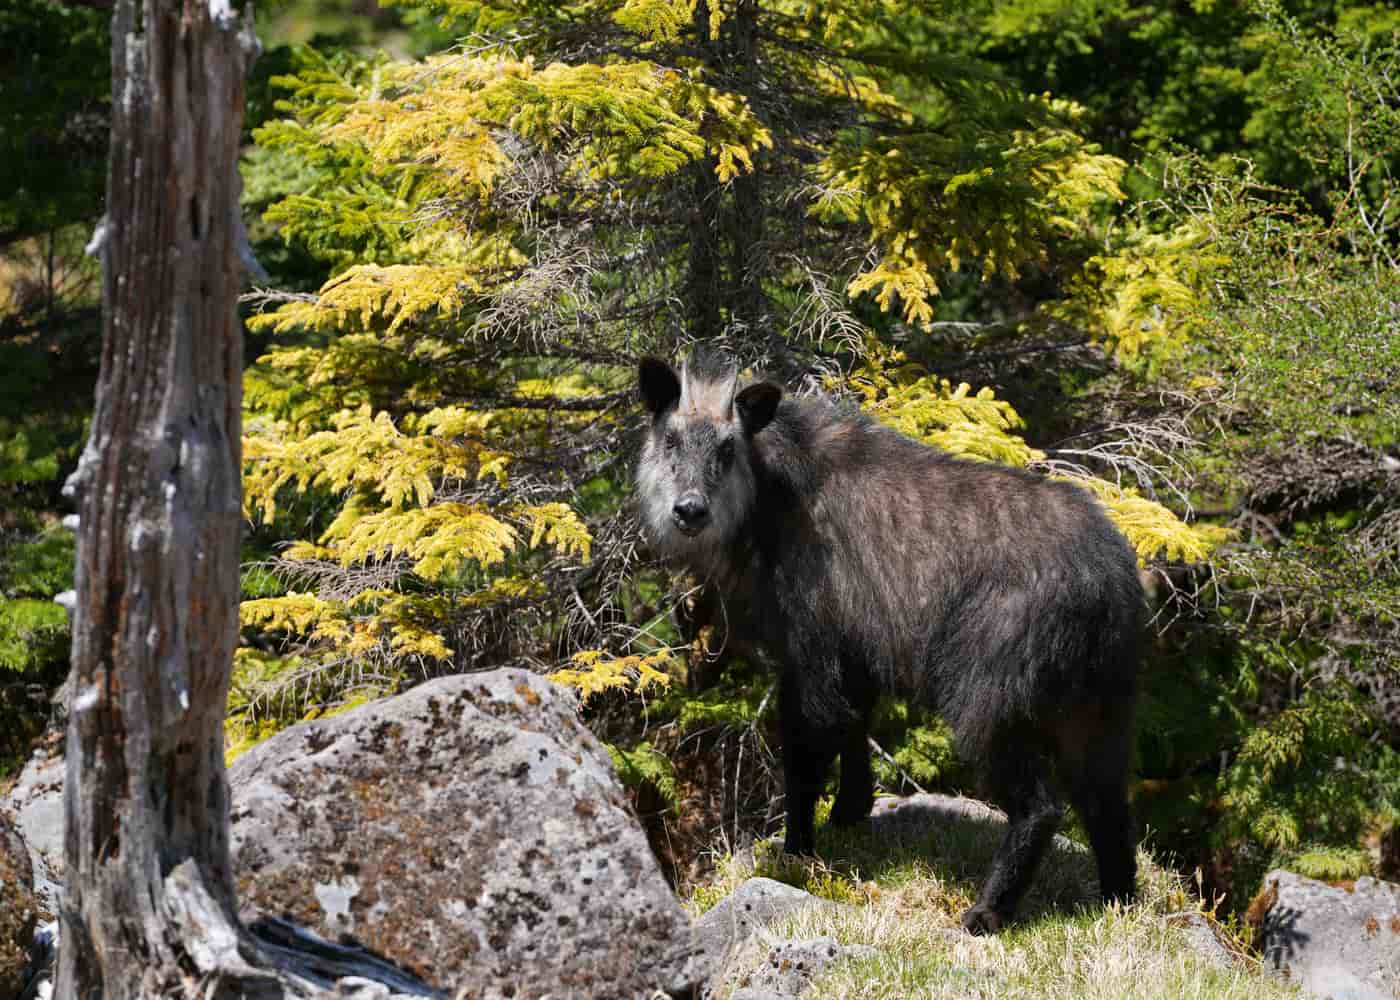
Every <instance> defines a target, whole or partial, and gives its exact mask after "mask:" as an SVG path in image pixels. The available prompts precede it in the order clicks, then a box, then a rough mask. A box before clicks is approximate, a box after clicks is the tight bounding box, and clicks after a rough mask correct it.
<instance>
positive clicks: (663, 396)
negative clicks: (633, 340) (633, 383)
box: [637, 358, 681, 417]
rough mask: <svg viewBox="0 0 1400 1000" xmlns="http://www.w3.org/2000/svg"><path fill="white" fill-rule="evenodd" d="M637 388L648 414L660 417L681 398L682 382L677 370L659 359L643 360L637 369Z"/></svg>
mask: <svg viewBox="0 0 1400 1000" xmlns="http://www.w3.org/2000/svg"><path fill="white" fill-rule="evenodd" d="M637 386H638V388H640V389H641V390H642V402H644V403H645V404H646V407H647V412H648V413H650V414H651V415H652V416H653V417H658V416H660V415H661V414H663V413H665V412H666V410H667V409H668V408H670V407H672V406H674V405H675V403H676V400H678V399H680V398H681V380H680V376H678V375H677V374H676V370H675V369H674V368H672V367H671V366H670V365H668V364H667V363H666V362H664V361H661V360H659V359H657V358H643V359H642V363H641V365H640V367H639V368H638V369H637Z"/></svg>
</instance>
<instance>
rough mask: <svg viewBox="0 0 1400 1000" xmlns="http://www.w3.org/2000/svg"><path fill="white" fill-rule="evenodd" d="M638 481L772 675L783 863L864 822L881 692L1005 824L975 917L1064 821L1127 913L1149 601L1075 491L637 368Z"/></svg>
mask: <svg viewBox="0 0 1400 1000" xmlns="http://www.w3.org/2000/svg"><path fill="white" fill-rule="evenodd" d="M640 386H641V393H642V397H643V399H644V400H645V402H646V407H647V409H648V410H649V411H650V413H651V426H650V429H649V431H648V433H647V435H646V438H645V441H644V444H643V446H642V453H641V459H640V461H639V463H638V466H637V490H638V499H639V502H640V509H641V515H642V520H643V524H644V529H645V531H646V534H647V537H648V539H649V541H650V543H651V545H652V547H653V548H654V549H655V550H656V552H657V553H658V554H660V555H661V556H663V557H664V558H667V559H670V560H672V561H674V562H678V563H681V564H683V565H684V566H686V567H687V568H689V569H690V570H691V571H692V572H694V573H695V574H696V575H697V576H698V577H700V578H701V579H702V580H703V581H705V583H706V587H707V589H709V590H712V591H714V592H716V593H718V594H719V595H722V598H723V605H724V607H723V612H724V615H725V617H726V619H727V626H728V628H729V630H730V632H731V634H735V635H737V636H738V637H740V638H741V639H742V640H743V641H744V642H745V643H752V644H756V645H757V646H759V647H760V648H761V649H763V650H764V651H765V652H766V653H767V654H768V656H769V657H770V658H771V659H772V660H773V661H775V663H776V664H777V666H778V668H779V670H780V702H779V705H780V716H781V728H782V742H783V767H784V771H785V776H786V783H787V785H786V787H787V792H786V795H787V840H786V845H785V846H786V849H787V850H788V851H789V852H792V853H801V854H810V853H812V851H813V847H814V839H813V814H814V809H815V807H816V801H817V797H818V795H819V794H820V792H821V789H822V786H823V784H824V783H825V780H826V776H827V772H828V771H829V769H830V767H831V765H832V763H833V762H834V760H835V759H836V757H837V756H838V755H839V756H840V757H841V783H840V791H839V793H838V794H837V798H836V803H835V806H834V808H833V810H832V821H833V822H835V823H842V824H849V823H856V822H859V821H861V820H863V819H864V818H865V817H866V816H868V815H869V812H870V807H871V805H872V801H873V783H872V779H871V773H870V759H869V752H868V748H867V737H866V732H867V725H868V720H869V717H870V712H871V709H872V708H873V707H874V704H875V701H876V699H877V698H879V697H880V696H881V695H884V694H893V695H899V696H903V697H906V698H909V699H911V700H914V701H917V702H919V703H921V704H925V705H930V706H934V707H936V708H937V709H938V710H939V711H940V712H941V713H942V714H943V716H944V717H945V718H946V719H947V720H948V722H949V723H950V724H951V725H952V727H953V729H954V731H955V732H956V734H957V738H958V746H959V750H960V753H961V755H962V756H963V758H964V759H965V760H966V761H968V762H970V763H971V764H972V765H973V766H974V767H975V768H977V770H978V771H979V773H980V774H981V776H982V778H983V783H984V790H985V792H986V793H987V795H988V796H989V797H990V798H991V799H992V800H993V801H994V802H996V803H997V804H998V805H999V806H1001V807H1002V808H1003V809H1004V810H1005V811H1006V813H1007V815H1008V817H1009V818H1010V826H1009V828H1008V830H1007V833H1006V839H1005V840H1004V842H1003V843H1002V844H1001V846H1000V848H999V850H998V851H997V854H996V857H995V859H994V861H993V863H992V867H991V871H990V873H989V874H988V876H987V880H986V883H985V884H984V885H983V887H982V891H981V893H980V895H979V898H978V901H977V904H976V905H975V906H973V907H972V908H971V909H970V910H968V912H967V913H966V915H965V916H964V917H963V924H964V925H965V926H966V927H967V928H968V929H969V930H971V931H973V932H974V933H986V932H990V931H995V930H997V929H998V928H999V927H1001V926H1002V924H1003V923H1004V922H1006V921H1007V920H1008V919H1010V917H1011V916H1012V914H1013V913H1014V911H1015V908H1016V904H1017V902H1018V901H1019V900H1020V898H1021V896H1022V895H1023V894H1024V892H1025V891H1026V888H1027V887H1028V885H1029V884H1030V881H1031V879H1032V877H1033V876H1034V874H1035V869H1036V866H1037V865H1038V864H1039V862H1040V860H1041V857H1042V856H1043V855H1044V853H1045V851H1046V849H1047V848H1048V846H1049V844H1050V840H1051V837H1052V836H1053V835H1054V833H1055V830H1056V828H1057V827H1058V826H1059V823H1060V820H1061V817H1062V816H1063V812H1064V807H1063V804H1062V803H1063V801H1064V799H1065V798H1068V800H1069V801H1070V802H1071V803H1073V805H1074V807H1075V809H1076V810H1077V811H1078V813H1079V815H1080V817H1081V818H1082V819H1083V822H1084V825H1085V826H1086V827H1087V829H1088V833H1089V839H1090V842H1091V844H1092V846H1093V850H1094V855H1095V859H1096V860H1097V862H1098V870H1099V884H1100V890H1101V892H1102V895H1103V898H1104V899H1105V900H1115V899H1116V900H1122V901H1128V900H1130V899H1131V898H1132V896H1133V886H1134V878H1135V874H1136V863H1135V857H1134V842H1135V839H1136V838H1135V836H1134V828H1133V822H1132V817H1131V814H1130V811H1129V807H1128V799H1127V793H1126V781H1127V768H1128V762H1129V758H1130V756H1131V753H1130V751H1131V730H1132V715H1133V704H1134V700H1135V689H1136V674H1137V664H1138V659H1139V655H1140V651H1139V646H1140V641H1141V633H1142V617H1143V596H1142V588H1141V583H1140V581H1139V579H1138V575H1137V566H1136V562H1135V559H1134V557H1133V553H1132V550H1131V549H1130V548H1129V546H1128V544H1127V542H1126V540H1125V539H1124V538H1123V537H1122V536H1121V535H1120V534H1119V533H1118V531H1117V530H1116V529H1115V528H1114V527H1113V525H1112V523H1110V521H1109V520H1108V518H1107V517H1106V516H1105V514H1104V512H1103V511H1102V509H1100V507H1099V505H1098V504H1097V502H1096V501H1095V500H1094V499H1093V498H1092V497H1091V496H1090V495H1089V494H1088V493H1086V492H1085V491H1084V490H1082V489H1079V488H1078V487H1076V486H1073V485H1070V484H1065V483H1056V482H1050V481H1047V480H1045V479H1043V478H1040V477H1038V476H1035V475H1031V474H1029V473H1026V472H1021V471H1018V470H1015V469H1009V468H1005V467H1002V466H997V465H992V464H988V463H981V462H970V461H962V460H958V459H955V458H952V457H950V456H948V455H946V454H944V453H942V452H940V451H938V450H936V449H934V448H930V447H928V446H926V445H923V444H920V443H919V442H916V441H914V440H912V439H910V438H907V437H905V436H903V435H901V434H899V433H897V432H895V431H893V430H890V429H888V428H886V427H883V426H881V425H880V424H878V423H876V422H875V421H873V420H871V419H869V418H867V417H865V416H863V415H861V414H859V413H856V412H849V411H847V410H845V409H842V408H839V407H837V406H835V405H832V404H830V403H828V402H825V401H821V400H815V399H800V400H794V399H783V398H782V390H781V389H779V388H778V387H777V386H776V385H773V384H772V383H770V382H759V383H757V384H753V385H749V386H747V387H746V388H743V389H739V387H738V383H737V378H736V376H735V374H734V372H733V371H732V370H730V371H725V372H718V373H708V374H700V373H696V372H692V373H691V374H689V375H678V374H677V373H676V372H675V371H674V370H673V369H672V368H671V367H670V366H669V365H667V364H666V363H665V362H662V361H657V360H653V359H648V360H646V361H643V362H642V364H641V370H640Z"/></svg>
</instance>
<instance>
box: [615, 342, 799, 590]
mask: <svg viewBox="0 0 1400 1000" xmlns="http://www.w3.org/2000/svg"><path fill="white" fill-rule="evenodd" d="M638 375H639V386H640V388H641V394H642V401H643V402H644V403H645V404H646V408H647V412H648V413H649V414H650V415H651V426H650V428H649V429H648V431H647V435H646V439H645V441H644V442H643V445H642V456H641V461H640V462H639V463H638V466H637V493H638V497H639V499H640V502H641V512H642V523H643V526H644V528H645V530H646V533H647V536H648V538H649V540H650V541H651V544H652V545H653V547H655V548H656V549H657V551H658V552H659V553H660V554H661V555H663V556H668V557H671V558H679V559H683V560H685V561H686V562H688V563H690V564H691V566H692V568H695V569H699V570H703V569H705V568H708V567H710V566H712V565H714V564H715V560H716V559H717V558H718V557H719V555H720V553H721V552H722V551H723V550H724V548H725V547H726V546H727V545H728V543H729V542H730V541H731V540H732V539H733V538H734V536H735V535H736V534H738V532H739V531H740V530H741V529H742V528H743V525H744V522H745V520H746V519H747V518H748V516H749V512H750V510H751V509H752V507H753V502H754V493H755V483H754V472H753V465H752V455H753V447H754V437H755V435H757V434H759V433H761V432H762V431H763V429H764V428H765V427H767V426H768V424H769V422H770V421H771V420H772V419H773V415H774V414H775V413H776V412H777V409H778V401H779V400H780V399H781V398H782V395H783V391H782V390H781V389H780V388H778V387H777V386H776V385H774V384H773V383H771V382H757V383H755V384H753V385H749V386H745V387H744V388H743V389H740V388H739V378H738V373H737V372H736V371H735V370H734V369H733V368H725V369H723V370H720V371H707V370H700V369H694V368H692V366H688V365H687V366H682V368H681V371H680V372H679V373H677V372H676V370H675V369H674V368H672V367H671V366H670V365H668V364H667V363H666V362H664V361H658V360H656V359H655V358H647V359H645V360H643V361H642V363H641V368H640V370H639V372H638Z"/></svg>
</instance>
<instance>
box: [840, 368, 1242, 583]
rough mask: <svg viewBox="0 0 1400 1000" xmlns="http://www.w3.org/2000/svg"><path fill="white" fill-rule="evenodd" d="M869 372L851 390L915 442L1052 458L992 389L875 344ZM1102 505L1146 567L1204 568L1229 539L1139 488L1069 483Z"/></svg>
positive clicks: (991, 456) (1015, 457) (1012, 461)
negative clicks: (944, 375)
mask: <svg viewBox="0 0 1400 1000" xmlns="http://www.w3.org/2000/svg"><path fill="white" fill-rule="evenodd" d="M867 357H868V359H869V360H868V361H867V364H866V366H865V367H863V368H861V369H860V370H858V371H857V372H855V373H854V374H853V375H852V376H851V378H850V379H849V381H848V385H849V386H850V387H851V388H852V389H854V390H855V391H856V392H857V393H858V394H859V396H860V397H861V401H862V406H863V407H864V409H865V410H866V411H868V412H869V413H871V414H872V415H873V416H874V417H876V419H878V420H880V421H881V422H883V423H886V424H889V425H890V426H891V427H893V428H895V429H896V430H899V431H901V432H903V433H905V434H908V435H909V436H910V437H913V438H917V439H919V440H920V441H926V442H928V443H929V444H931V445H934V446H936V447H938V448H941V449H943V450H944V451H946V452H948V453H950V454H953V455H959V456H961V457H963V458H973V459H979V460H984V461H993V462H1001V463H1002V464H1004V465H1011V466H1015V467H1016V468H1035V467H1037V466H1038V465H1040V464H1041V463H1043V462H1044V459H1045V454H1044V452H1041V451H1037V450H1036V449H1034V448H1032V447H1030V446H1029V445H1028V444H1026V442H1025V440H1024V439H1023V438H1022V437H1021V436H1020V434H1018V433H1017V431H1018V430H1020V429H1021V428H1023V427H1024V426H1025V423H1024V421H1022V419H1021V417H1020V415H1019V414H1018V413H1017V412H1016V411H1015V409H1013V408H1012V406H1011V404H1010V403H1008V402H1006V401H1005V400H1002V399H997V398H996V394H995V393H994V392H993V391H992V390H991V389H990V388H985V387H984V388H982V389H980V390H978V391H977V392H973V391H972V387H971V386H970V385H968V384H967V383H966V382H963V383H961V384H959V385H957V386H954V385H953V384H952V383H951V382H949V381H948V380H947V379H940V378H937V377H935V376H933V375H930V374H929V373H928V372H926V371H924V369H923V368H922V367H921V366H919V365H918V364H915V363H913V362H911V361H910V360H909V359H908V357H907V356H906V355H905V354H904V353H903V352H901V351H894V350H887V349H883V348H881V347H880V346H879V345H875V344H872V345H870V347H869V349H868V354H867ZM1063 478H1066V479H1068V480H1069V481H1071V482H1074V483H1076V484H1077V485H1079V486H1081V487H1083V488H1085V489H1087V490H1089V491H1090V492H1092V493H1093V494H1094V496H1096V497H1097V498H1098V499H1099V502H1100V503H1102V504H1103V505H1104V508H1105V509H1106V510H1107V512H1108V516H1109V517H1110V518H1111V519H1112V520H1113V523H1114V524H1116V525H1117V526H1118V529H1119V530H1120V531H1122V532H1123V534H1124V535H1125V536H1126V537H1127V539H1128V541H1129V542H1130V543H1132V546H1133V549H1134V550H1135V551H1136V552H1137V555H1138V562H1139V563H1140V564H1142V565H1144V566H1145V565H1147V564H1148V563H1149V562H1151V561H1152V560H1165V561H1178V562H1188V563H1193V562H1201V561H1203V560H1205V559H1206V558H1208V557H1209V555H1210V553H1211V552H1212V551H1213V550H1214V549H1215V548H1216V547H1217V546H1219V545H1220V544H1221V543H1222V542H1223V541H1225V539H1226V537H1227V533H1226V532H1225V531H1224V530H1223V529H1221V528H1219V527H1217V526H1215V525H1211V524H1202V523H1193V524H1187V523H1186V522H1184V521H1182V520H1181V518H1179V517H1177V516H1176V514H1174V513H1172V511H1171V510H1169V509H1168V508H1166V507H1165V506H1163V505H1162V504H1160V503H1158V502H1157V501H1155V500H1152V499H1149V498H1147V497H1144V496H1142V495H1141V494H1140V492H1139V491H1138V490H1136V489H1134V488H1133V487H1130V486H1124V485H1122V484H1120V483H1117V482H1114V481H1111V480H1108V479H1100V478H1096V477H1093V476H1089V475H1080V476H1064V477H1063Z"/></svg>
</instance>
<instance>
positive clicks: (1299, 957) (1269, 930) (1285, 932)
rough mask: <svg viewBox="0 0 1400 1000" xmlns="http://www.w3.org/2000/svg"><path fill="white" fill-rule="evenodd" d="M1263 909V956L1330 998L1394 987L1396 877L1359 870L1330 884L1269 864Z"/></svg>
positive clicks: (1399, 924) (1393, 991)
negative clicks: (1349, 880) (1267, 901)
mask: <svg viewBox="0 0 1400 1000" xmlns="http://www.w3.org/2000/svg"><path fill="white" fill-rule="evenodd" d="M1264 891H1265V893H1267V894H1268V896H1267V898H1271V899H1272V900H1273V902H1272V905H1270V906H1269V908H1268V911H1267V912H1266V913H1265V914H1264V916H1263V924H1262V931H1263V946H1264V964H1265V966H1266V967H1267V968H1270V969H1272V970H1273V971H1274V972H1275V973H1276V974H1278V975H1280V976H1282V977H1283V978H1285V979H1287V980H1289V981H1290V982H1294V983H1297V984H1298V985H1299V986H1301V987H1302V988H1303V989H1304V990H1306V991H1307V992H1309V993H1311V994H1313V995H1315V996H1319V997H1330V998H1332V1000H1394V997H1396V996H1398V995H1400V885H1394V884H1392V883H1389V882H1381V881H1378V880H1376V879H1373V878H1359V879H1357V880H1356V881H1355V882H1354V883H1353V884H1352V885H1351V886H1350V887H1337V886H1331V885H1328V884H1327V883H1325V882H1319V881H1317V880H1315V879H1310V878H1305V877H1303V876H1302V875H1295V874H1294V873H1293V872H1289V871H1284V870H1282V869H1276V870H1274V871H1271V872H1269V874H1268V875H1266V876H1264Z"/></svg>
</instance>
